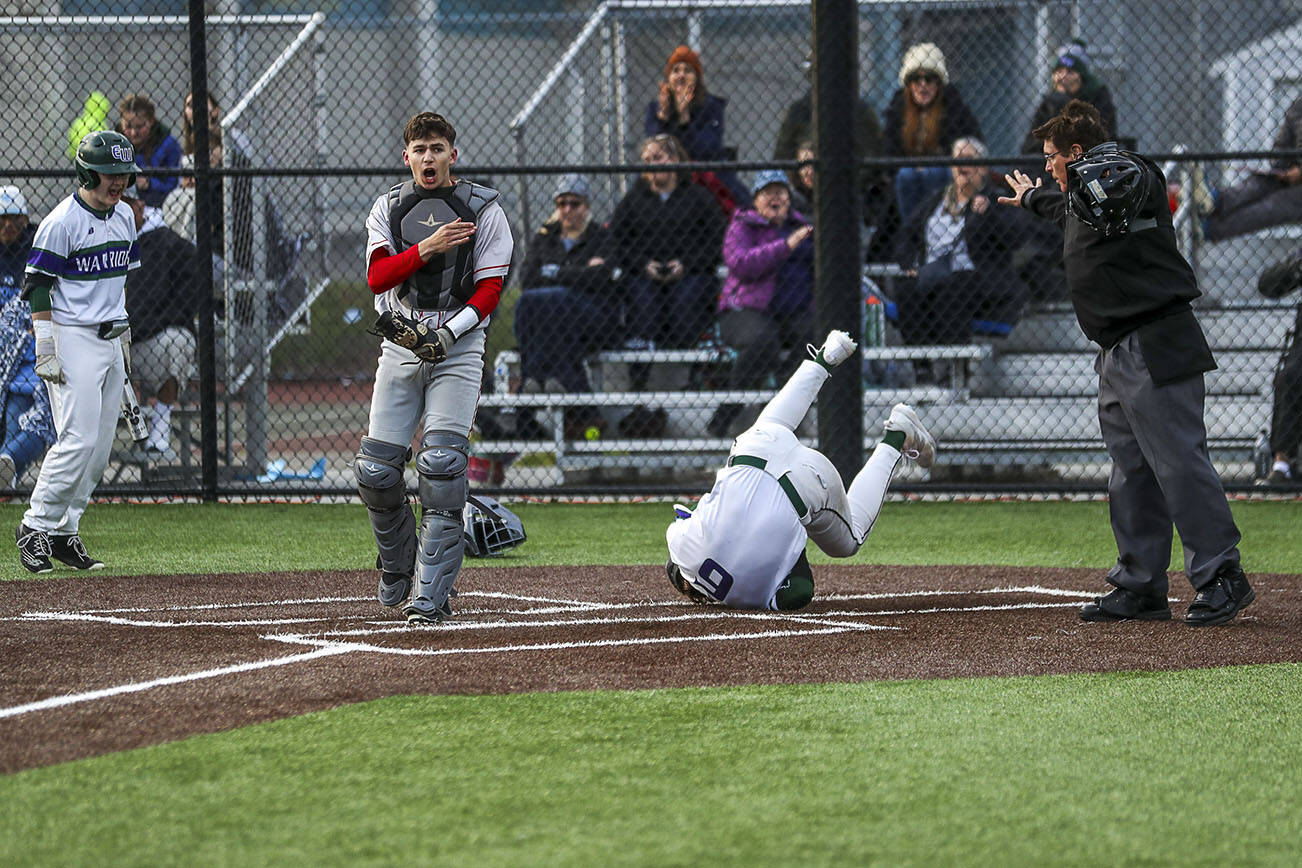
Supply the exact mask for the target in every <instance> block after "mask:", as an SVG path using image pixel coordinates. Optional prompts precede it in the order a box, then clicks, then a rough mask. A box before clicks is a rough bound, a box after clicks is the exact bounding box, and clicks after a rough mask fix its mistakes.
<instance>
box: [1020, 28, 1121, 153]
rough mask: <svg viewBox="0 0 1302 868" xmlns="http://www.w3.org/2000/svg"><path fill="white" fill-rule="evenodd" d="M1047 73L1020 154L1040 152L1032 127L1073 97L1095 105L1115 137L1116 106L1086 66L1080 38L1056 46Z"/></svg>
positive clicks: (1083, 44)
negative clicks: (1046, 87) (1045, 90)
mask: <svg viewBox="0 0 1302 868" xmlns="http://www.w3.org/2000/svg"><path fill="white" fill-rule="evenodd" d="M1050 75H1051V79H1050V81H1051V84H1050V87H1049V92H1048V93H1046V94H1045V95H1044V97H1043V98H1042V99H1041V100H1040V104H1039V105H1038V106H1036V109H1035V117H1034V118H1033V119H1032V121H1031V128H1030V130H1028V131H1027V133H1026V138H1025V139H1023V140H1022V153H1023V154H1038V153H1040V140H1039V139H1037V138H1036V137H1035V133H1034V131H1035V130H1036V129H1039V127H1041V126H1042V125H1043V124H1045V123H1046V122H1048V120H1049V119H1050V118H1053V117H1056V116H1057V115H1058V113H1059V112H1061V111H1062V110H1063V108H1064V107H1065V106H1066V105H1067V103H1069V102H1071V101H1072V100H1073V99H1079V100H1084V101H1085V102H1087V103H1089V104H1090V105H1092V106H1094V108H1096V109H1098V110H1099V116H1100V117H1102V118H1103V125H1104V126H1105V127H1107V129H1108V135H1110V136H1113V137H1114V138H1115V137H1116V135H1117V109H1116V106H1114V105H1113V104H1112V91H1110V90H1108V86H1107V85H1106V84H1104V83H1103V82H1102V81H1100V80H1099V78H1098V76H1096V75H1094V73H1093V72H1092V71H1091V70H1090V59H1089V54H1088V53H1087V51H1086V49H1085V42H1084V40H1081V39H1073V40H1072V41H1071V42H1069V43H1068V44H1066V45H1063V46H1059V48H1058V54H1057V56H1056V59H1055V60H1054V62H1053V69H1052V71H1051V73H1050Z"/></svg>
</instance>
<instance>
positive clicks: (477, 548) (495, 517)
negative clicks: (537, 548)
mask: <svg viewBox="0 0 1302 868" xmlns="http://www.w3.org/2000/svg"><path fill="white" fill-rule="evenodd" d="M463 522H464V527H463V530H464V536H465V540H466V554H468V555H470V556H472V557H479V558H491V557H497V556H498V555H500V554H502V553H503V552H505V551H506V550H507V549H512V548H515V547H516V546H518V545H519V544H520V543H522V542H524V541H525V539H526V538H527V537H526V536H525V533H524V523H523V522H522V521H520V517H519V516H517V515H516V514H515V513H513V512H511V511H510V510H509V509H507V508H506V507H504V506H502V504H500V503H498V502H497V501H496V500H493V498H491V497H479V496H475V495H471V496H470V497H469V498H467V500H466V508H465V515H464V519H463Z"/></svg>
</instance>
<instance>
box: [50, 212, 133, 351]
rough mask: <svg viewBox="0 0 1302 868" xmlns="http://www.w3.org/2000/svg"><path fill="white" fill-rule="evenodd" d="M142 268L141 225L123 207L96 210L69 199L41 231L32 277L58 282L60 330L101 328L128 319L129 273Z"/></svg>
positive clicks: (54, 296)
mask: <svg viewBox="0 0 1302 868" xmlns="http://www.w3.org/2000/svg"><path fill="white" fill-rule="evenodd" d="M139 267H140V249H139V248H138V247H137V246H136V220H135V215H133V214H132V212H131V209H130V208H128V207H127V206H126V205H125V204H121V203H119V204H118V205H116V206H114V208H113V210H111V211H107V212H105V211H93V210H91V208H90V206H88V205H87V204H86V203H85V202H83V201H81V198H80V197H78V196H75V195H73V196H69V197H68V198H67V199H64V200H63V201H62V202H60V203H59V204H58V205H57V206H55V208H54V210H53V211H51V212H50V213H49V214H47V215H46V217H45V219H44V220H42V221H41V224H40V225H39V226H37V227H36V237H35V239H33V241H32V252H31V253H30V254H29V255H28V257H27V273H28V274H47V275H49V276H51V277H53V278H55V282H54V288H53V289H51V290H50V316H51V318H52V319H53V320H54V321H55V322H56V323H58V324H59V325H98V324H99V323H102V322H108V321H109V320H115V319H126V317H127V306H126V294H125V292H124V290H123V287H125V286H126V282H127V272H128V271H130V270H131V269H133V268H139Z"/></svg>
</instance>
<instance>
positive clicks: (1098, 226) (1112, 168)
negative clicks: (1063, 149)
mask: <svg viewBox="0 0 1302 868" xmlns="http://www.w3.org/2000/svg"><path fill="white" fill-rule="evenodd" d="M1149 186H1150V185H1149V178H1148V171H1147V169H1146V167H1145V166H1144V164H1143V163H1142V162H1140V160H1139V159H1138V158H1136V157H1135V156H1134V155H1132V154H1128V153H1126V152H1125V151H1119V150H1117V147H1116V145H1114V144H1112V143H1111V142H1108V143H1106V144H1103V145H1099V146H1098V147H1097V148H1091V149H1090V150H1088V151H1086V152H1085V154H1084V155H1083V156H1082V157H1081V158H1080V159H1078V160H1076V161H1074V162H1072V163H1068V164H1067V207H1068V208H1069V209H1070V210H1071V213H1072V214H1074V215H1075V216H1076V219H1077V220H1079V221H1081V222H1082V223H1084V224H1085V225H1087V226H1090V227H1092V228H1093V229H1095V230H1096V231H1098V232H1102V233H1103V234H1104V235H1123V234H1125V232H1126V231H1127V230H1128V229H1129V228H1130V221H1131V220H1134V219H1135V218H1137V217H1138V216H1139V214H1140V212H1141V211H1142V210H1143V209H1144V206H1145V205H1146V204H1147V203H1148V190H1149Z"/></svg>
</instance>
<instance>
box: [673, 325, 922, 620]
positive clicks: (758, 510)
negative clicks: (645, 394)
mask: <svg viewBox="0 0 1302 868" xmlns="http://www.w3.org/2000/svg"><path fill="white" fill-rule="evenodd" d="M856 347H857V345H856V344H855V342H854V341H853V340H851V339H850V336H849V335H847V334H846V333H845V332H841V331H833V332H831V333H830V334H828V336H827V340H826V341H824V343H823V347H822V349H820V350H818V351H817V353H814V358H813V359H812V360H806V361H804V362H801V363H800V367H799V368H797V369H796V372H795V373H794V374H792V375H791V379H790V380H788V381H787V383H786V385H785V386H783V387H782V390H781V391H780V392H778V394H777V396H776V397H774V398H773V400H771V401H769V403H768V405H767V406H765V408H764V411H763V412H762V413H760V415H759V418H758V419H757V420H756V421H755V424H754V425H753V426H752V427H751V428H749V429H747V430H746V431H744V432H742V433H741V434H740V435H739V436H738V437H737V439H736V440H734V441H733V444H732V452H731V453H730V454H729V456H728V466H727V467H724V468H723V469H722V470H720V471H719V472H718V474H717V475H716V476H715V481H714V487H713V488H712V489H711V490H710V492H709V494H707V495H705V497H704V498H702V499H701V502H700V503H699V504H698V505H697V507H696V510H695V511H691V510H688V509H687V508H686V507H684V506H675V507H674V511H675V513H676V519H677V520H676V521H675V522H674V523H673V524H671V525H670V526H669V529H668V531H666V532H665V537H666V539H667V540H668V543H669V562H668V563H667V564H666V565H665V569H666V570H667V571H668V573H669V582H670V584H672V585H673V586H674V587H675V588H676V589H677V590H678V591H679V592H680V593H682V594H684V595H686V596H687V597H689V598H690V599H692V600H694V601H695V602H698V603H722V604H724V605H725V606H732V607H735V608H739V609H772V610H783V611H790V610H793V609H803V608H804V607H805V606H806V605H808V604H809V601H810V600H811V599H813V597H814V576H813V572H812V570H811V569H810V566H809V560H808V558H806V556H805V541H806V539H812V540H813V541H814V543H815V544H816V545H817V546H818V547H819V548H820V549H822V550H823V551H824V552H826V553H827V554H829V555H831V556H832V557H834V558H848V557H850V556H851V555H853V554H855V553H856V552H858V551H859V548H860V547H861V546H862V545H863V544H864V541H865V540H867V539H868V534H869V533H870V532H871V531H872V529H873V524H874V523H875V522H876V521H877V514H878V512H880V511H881V508H882V501H883V500H884V499H885V497H886V488H887V486H888V485H890V482H891V477H892V476H893V475H894V473H895V467H896V465H897V464H899V461H900V457H901V455H904V456H907V457H909V458H912V459H913V460H916V461H917V462H918V464H919V465H921V466H922V467H930V466H931V463H932V461H933V460H934V459H935V454H936V441H935V440H934V439H933V438H932V436H931V434H930V433H928V431H927V429H926V428H925V427H923V425H922V422H921V420H919V419H918V416H917V414H915V413H914V412H913V410H912V409H910V408H909V407H907V406H906V405H904V404H896V405H895V407H894V408H893V409H892V410H891V415H890V418H889V419H887V420H886V424H885V428H886V433H885V436H884V437H883V438H882V442H881V443H880V444H879V445H878V446H877V448H876V449H874V450H873V454H872V456H871V457H870V458H869V459H868V463H867V464H865V465H864V467H863V469H862V470H860V471H859V473H858V474H857V475H856V476H855V478H854V481H853V482H851V483H850V490H849V491H848V492H847V491H846V489H845V485H844V483H842V481H841V475H840V474H839V473H838V472H837V470H836V468H835V467H833V466H832V462H831V461H829V460H828V459H827V457H826V456H824V455H823V454H822V453H821V452H818V451H816V450H814V449H810V448H809V447H808V446H805V445H803V444H802V443H801V442H800V441H799V440H797V439H796V435H795V429H796V426H798V425H799V424H800V420H801V419H803V418H805V414H806V413H808V412H809V406H810V405H811V404H812V403H813V402H814V398H815V397H816V396H817V395H818V390H819V388H821V387H822V385H823V383H824V381H826V380H827V378H828V377H829V376H830V375H831V371H832V368H834V367H836V366H837V365H839V364H841V363H842V362H844V361H845V360H846V359H848V358H849V357H850V356H851V355H852V354H853V353H854V351H855V349H856ZM810 352H811V353H813V347H810Z"/></svg>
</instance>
